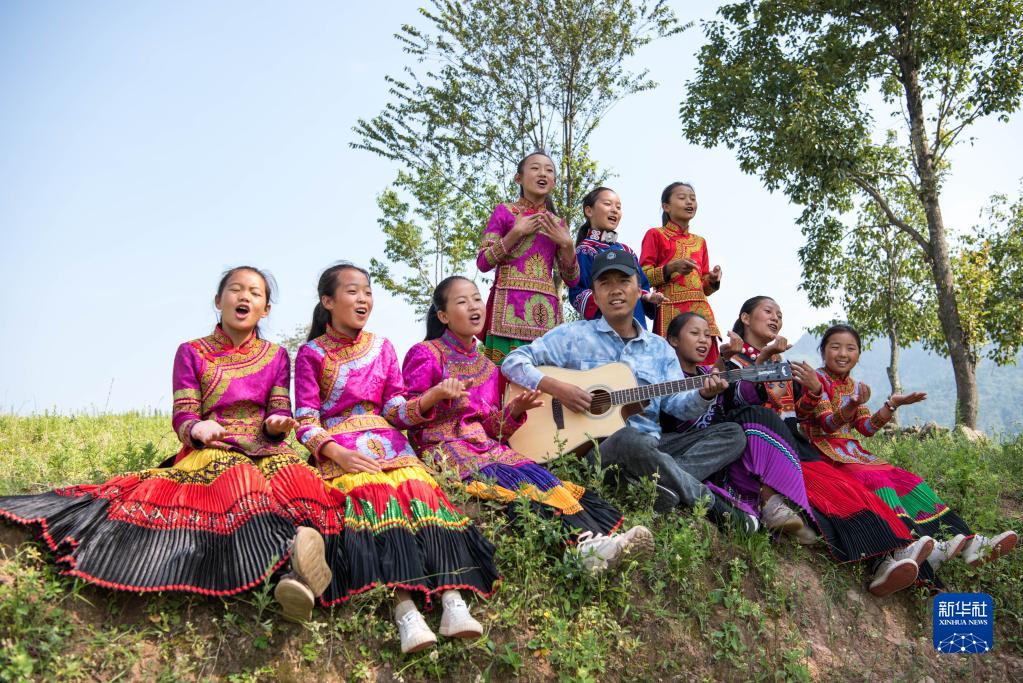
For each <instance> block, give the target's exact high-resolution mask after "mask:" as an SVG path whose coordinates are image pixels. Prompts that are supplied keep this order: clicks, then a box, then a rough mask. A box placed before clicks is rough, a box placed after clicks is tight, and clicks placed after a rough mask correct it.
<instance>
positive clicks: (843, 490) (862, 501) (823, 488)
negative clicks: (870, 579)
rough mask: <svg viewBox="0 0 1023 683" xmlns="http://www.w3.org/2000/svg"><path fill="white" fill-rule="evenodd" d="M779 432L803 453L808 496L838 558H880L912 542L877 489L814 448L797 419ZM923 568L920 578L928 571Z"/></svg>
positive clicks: (845, 560) (841, 559)
mask: <svg viewBox="0 0 1023 683" xmlns="http://www.w3.org/2000/svg"><path fill="white" fill-rule="evenodd" d="M784 424H785V427H786V429H785V430H783V431H781V430H779V431H778V432H777V434H778V436H780V437H782V438H783V439H784V440H785V442H786V444H787V445H788V446H789V448H791V449H793V451H794V452H796V453H798V454H799V459H800V464H801V465H802V467H803V483H804V484H805V485H806V497H807V500H808V501H809V502H810V506H811V507H812V508H813V513H814V515H813V516H814V520H815V521H816V522H817V528H818V529H819V530H820V532H821V535H822V536H823V537H824V540H825V542H826V544H827V547H828V551H829V552H830V553H831V555H832V557H834V558H835V559H836V560H837V561H839V562H856V561H859V560H865V559H868V558H877V557H881V556H883V555H887V554H888V553H891V552H893V551H895V550H898V549H900V548H904V547H905V546H907V545H909V544H910V543H912V542H913V534H912V533H910V530H909V529H908V528H907V527H906V525H905V524H903V523H902V520H900V519H899V517H898V515H896V514H895V512H894V511H893V510H892V509H891V508H890V507H888V506H887V505H886V504H885V502H884V501H883V500H881V499H880V498H878V497H877V496H876V495H875V494H874V492H873V491H871V490H869V489H867V488H866V487H865V486H863V484H861V483H860V482H859V481H857V480H856V479H854V478H853V477H852V476H850V475H848V474H846V473H845V472H843V471H842V470H840V469H839V468H837V467H835V465H834V463H832V462H831V461H830V460H828V459H826V458H824V459H822V458H821V457H820V455H819V454H818V453H817V451H816V450H814V448H813V446H812V445H811V444H810V442H809V441H807V440H806V439H805V438H804V437H803V435H802V432H800V431H799V429H798V425H797V423H796V420H795V418H787V419H785V420H784ZM927 566H929V565H926V564H925V566H924V567H921V577H922V578H925V577H924V574H926V573H927V570H926V567H927Z"/></svg>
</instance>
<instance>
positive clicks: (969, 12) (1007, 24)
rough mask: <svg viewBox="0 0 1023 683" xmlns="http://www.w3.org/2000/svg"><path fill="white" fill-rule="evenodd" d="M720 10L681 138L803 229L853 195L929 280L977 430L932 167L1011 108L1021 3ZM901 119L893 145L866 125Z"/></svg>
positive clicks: (901, 1) (1022, 49) (862, 1)
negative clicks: (918, 214)
mask: <svg viewBox="0 0 1023 683" xmlns="http://www.w3.org/2000/svg"><path fill="white" fill-rule="evenodd" d="M718 12H719V15H720V17H721V18H720V19H718V20H714V21H711V22H708V23H707V24H706V25H705V31H706V36H707V43H706V44H705V45H704V46H703V47H702V48H701V50H700V52H699V68H698V71H697V74H696V76H695V77H694V79H693V80H692V81H691V82H690V83H689V84H688V85H687V91H686V96H685V100H684V101H683V103H682V108H681V115H682V120H683V125H684V130H685V135H686V137H687V138H688V139H689V140H691V141H693V142H697V143H700V144H703V145H707V146H713V145H717V144H725V145H727V146H728V147H729V148H730V149H735V150H736V151H737V154H738V158H739V162H740V165H741V167H742V168H743V170H745V171H746V172H749V173H757V174H758V175H760V177H761V178H762V179H763V181H764V183H765V184H766V185H767V187H768V188H770V189H772V190H774V189H782V190H783V191H784V192H785V193H786V194H787V195H788V196H789V198H790V199H792V200H793V201H794V202H796V203H798V204H801V205H804V206H805V207H807V209H806V213H804V216H803V218H804V223H803V224H804V229H805V228H806V225H807V223H806V221H807V220H809V222H810V224H811V225H812V224H819V221H818V220H815V219H814V218H813V217H814V216H820V215H823V214H825V213H828V212H841V211H847V210H849V208H850V205H851V201H852V198H853V197H856V196H864V197H869V198H870V200H871V201H873V202H874V203H875V204H876V206H877V208H878V209H879V210H880V211H881V212H882V213H883V214H884V215H885V216H886V217H887V218H888V220H889V222H890V223H891V224H892V225H894V226H895V227H897V228H898V229H899V230H901V231H902V232H903V233H905V234H906V235H907V236H909V237H910V238H911V239H912V240H913V242H914V243H915V244H916V245H917V246H918V248H919V250H920V253H921V254H922V256H923V257H924V259H925V260H926V261H927V264H928V266H929V268H930V271H931V279H932V281H933V284H934V290H935V301H936V305H937V313H938V319H939V321H940V324H941V331H942V337H943V342H944V344H945V346H946V348H947V353H948V355H949V356H950V358H951V361H952V368H953V372H954V374H955V379H956V393H957V397H956V399H957V408H958V409H957V419H958V420H960V421H961V422H963V423H965V424H966V425H968V426H970V427H975V426H976V423H977V382H976V373H975V363H974V362H973V361H972V360H971V355H970V352H969V348H968V345H967V339H966V337H965V330H964V327H963V320H962V312H961V302H960V301H959V299H958V297H957V296H956V286H955V274H954V269H953V258H952V254H951V253H950V248H949V241H950V240H949V235H948V232H947V230H946V227H945V222H944V219H943V218H942V213H941V201H940V200H941V181H942V169H943V168H945V167H946V164H947V154H948V151H949V150H950V149H951V148H952V147H953V146H954V145H955V144H956V143H957V142H958V141H960V140H962V139H963V138H964V136H965V135H966V134H967V132H968V131H969V129H970V126H971V125H972V124H973V123H974V122H976V121H977V120H978V119H980V118H982V117H985V116H989V115H995V116H998V117H1000V118H1002V119H1005V118H1006V117H1007V115H1008V114H1009V113H1011V112H1014V111H1015V110H1016V109H1017V108H1018V106H1019V103H1020V98H1021V94H1023V31H1020V16H1021V14H1023V1H1021V0H942V1H941V2H934V1H926V0H874V1H870V0H746V1H745V2H738V3H734V4H730V5H727V6H724V7H722V8H721V9H719V10H718ZM875 103H876V104H877V107H874V106H872V105H874V104H875ZM875 109H877V110H879V111H875ZM899 114H901V119H902V121H903V127H902V128H901V129H900V138H899V144H898V145H891V144H889V142H888V141H880V142H879V141H876V140H874V139H873V137H872V133H873V131H874V129H875V120H876V117H877V116H878V115H899ZM891 180H903V181H905V182H906V183H907V184H908V185H909V186H910V187H911V188H912V191H913V194H914V196H915V197H916V200H917V201H918V202H919V204H920V206H921V208H922V210H923V214H924V217H925V219H926V230H925V231H923V230H920V229H918V228H917V227H915V226H914V225H911V224H909V223H907V222H906V221H904V220H902V219H901V218H900V217H899V216H898V214H897V213H896V212H895V210H894V209H893V208H892V201H893V199H892V197H891V196H890V195H889V194H886V192H885V187H886V186H888V185H889V184H888V183H886V181H891ZM808 237H809V238H811V239H812V237H813V235H812V230H811V235H808Z"/></svg>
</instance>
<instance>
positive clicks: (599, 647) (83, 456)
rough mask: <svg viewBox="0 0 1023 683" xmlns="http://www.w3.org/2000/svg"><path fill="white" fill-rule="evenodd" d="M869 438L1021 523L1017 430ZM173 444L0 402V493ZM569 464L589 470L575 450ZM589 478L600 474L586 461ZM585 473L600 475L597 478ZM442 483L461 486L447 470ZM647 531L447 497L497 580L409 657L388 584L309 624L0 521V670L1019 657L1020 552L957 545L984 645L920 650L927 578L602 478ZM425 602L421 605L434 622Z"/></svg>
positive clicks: (18, 674) (374, 675)
mask: <svg viewBox="0 0 1023 683" xmlns="http://www.w3.org/2000/svg"><path fill="white" fill-rule="evenodd" d="M874 447H875V448H877V449H878V450H880V451H883V452H885V453H886V454H888V455H889V456H890V457H891V458H892V459H893V460H895V461H896V462H898V463H900V464H903V465H905V466H909V467H911V468H912V469H914V470H915V471H917V472H919V473H920V474H922V475H923V476H925V477H926V478H927V479H928V480H929V481H930V482H931V483H932V484H933V485H934V486H935V488H936V489H937V490H938V491H939V492H941V493H942V494H943V495H944V496H945V497H946V499H947V501H948V502H949V503H950V504H951V505H952V506H953V507H955V508H957V509H958V510H959V511H960V512H961V513H962V514H963V516H964V517H965V518H967V519H968V520H969V521H971V522H972V523H974V524H975V526H976V527H977V529H978V530H982V531H989V532H991V531H996V530H1001V529H1003V528H1005V527H1006V526H1010V525H1011V526H1013V527H1014V528H1016V529H1017V530H1018V529H1020V528H1021V526H1023V525H1021V523H1020V522H1021V519H1020V518H1021V509H1023V440H1016V441H1013V442H1011V443H1007V444H1005V445H999V444H983V445H972V444H969V443H967V442H965V441H960V440H956V439H953V438H951V437H942V438H940V439H937V440H929V441H916V440H910V439H905V440H902V441H899V442H894V443H893V442H883V443H881V442H876V443H875V444H874ZM175 449H176V442H175V441H174V439H173V436H172V435H171V433H170V431H169V428H168V418H166V417H161V416H158V415H156V416H142V415H116V416H97V417H79V418H74V419H69V418H61V417H44V416H37V417H11V416H3V417H0V493H5V494H6V493H16V492H28V491H32V492H35V491H41V490H45V489H47V488H50V487H51V486H53V485H55V484H64V483H71V482H83V481H98V480H102V479H103V478H105V477H107V476H109V475H110V474H113V473H116V472H120V471H124V470H127V469H133V468H140V467H145V466H151V465H154V464H155V463H157V462H159V460H160V459H161V458H162V457H165V456H166V455H168V454H170V453H171V452H173V451H174V450H175ZM561 466H562V467H563V468H565V470H566V471H565V472H563V474H565V475H566V476H571V477H572V478H575V479H576V480H586V479H587V478H588V477H590V473H589V472H587V471H585V469H584V468H583V467H582V466H580V465H579V464H578V463H571V462H568V461H563V462H562V463H561ZM588 483H589V485H591V486H598V485H597V483H596V482H594V481H589V482H588ZM598 487H599V486H598ZM449 490H452V491H455V489H454V488H453V487H449ZM604 493H605V494H606V495H608V496H609V497H612V498H614V499H615V500H616V501H617V502H618V503H620V504H621V505H622V506H623V507H624V508H625V510H626V511H627V512H628V514H629V518H630V521H631V522H633V523H645V524H648V525H649V526H650V527H651V528H652V529H653V530H654V531H655V534H656V536H657V543H658V547H657V551H656V553H655V555H654V556H652V557H650V558H647V559H644V560H641V561H629V562H627V563H626V564H625V565H624V566H623V568H622V571H621V572H620V573H617V574H613V575H609V576H603V577H597V578H594V577H590V576H588V575H587V574H586V573H584V572H583V571H582V570H581V567H580V566H579V565H578V563H577V561H573V560H572V559H571V558H569V559H567V560H566V559H565V558H564V557H563V555H562V551H561V546H560V538H559V533H560V532H559V530H558V528H557V527H556V526H555V525H552V524H550V523H546V522H544V521H543V520H541V519H538V518H536V517H533V516H530V515H528V514H525V515H523V516H522V519H521V520H520V522H518V523H517V525H516V527H515V528H509V523H508V522H507V520H506V518H505V516H504V515H503V514H502V513H501V512H500V511H499V510H497V509H496V508H493V507H490V506H489V505H483V506H480V505H477V504H475V503H472V502H470V501H465V500H464V499H460V498H459V495H460V494H458V493H457V492H455V493H454V497H456V499H459V502H460V503H461V504H463V506H464V507H465V508H466V509H467V510H469V511H470V512H471V514H473V515H474V516H476V518H477V521H478V523H479V524H480V525H481V527H482V528H483V529H484V531H485V533H486V534H487V535H488V536H489V537H490V538H492V539H493V540H494V541H495V542H496V544H497V547H498V549H499V555H498V562H499V566H500V568H501V570H502V573H503V575H504V584H503V586H502V588H501V590H500V591H499V592H498V594H497V596H496V597H495V598H494V599H492V600H491V601H489V602H487V603H485V604H481V603H479V602H477V603H476V606H475V608H474V612H475V613H476V614H477V616H478V617H479V618H480V621H481V622H483V623H484V625H485V627H486V628H487V633H486V634H485V635H484V636H483V637H481V638H480V639H479V640H477V641H475V642H450V641H443V640H442V642H441V645H440V647H438V648H436V649H434V650H433V651H430V652H427V653H422V654H419V655H415V656H409V657H404V656H402V655H401V654H400V651H399V649H398V642H397V637H396V633H395V630H394V629H393V627H392V626H391V625H390V622H389V618H388V614H387V610H386V603H387V599H386V598H387V595H386V591H383V590H380V591H375V592H372V593H370V594H368V595H364V596H360V597H359V598H357V599H356V600H354V601H353V602H352V603H351V604H349V605H347V606H344V607H340V608H336V609H334V610H331V611H322V610H317V612H316V613H315V617H314V619H315V620H314V621H313V622H312V623H310V624H308V625H306V626H297V625H293V624H287V623H285V622H282V621H281V620H280V619H279V618H278V615H277V614H276V613H275V610H274V606H273V603H272V600H271V598H270V591H269V589H268V588H267V587H263V588H261V589H259V590H256V591H253V592H251V593H249V594H246V595H244V596H242V597H240V598H233V599H227V600H217V599H206V598H196V597H184V596H179V595H169V594H167V595H157V596H148V597H139V596H135V595H129V594H120V593H113V592H109V591H104V590H100V589H96V588H93V587H90V586H86V585H84V584H82V583H81V582H79V581H74V580H70V579H67V578H64V577H60V576H58V575H56V574H55V572H54V570H53V566H52V564H50V563H49V562H47V561H46V560H47V558H46V553H45V552H44V551H43V550H42V549H41V548H40V547H39V546H38V545H37V544H35V543H34V542H29V541H28V540H27V538H28V537H27V535H26V534H25V533H24V532H23V531H22V530H20V528H17V527H10V526H4V525H2V524H0V643H2V649H0V680H40V679H52V680H92V679H104V680H109V679H121V680H139V679H147V680H153V681H164V680H167V681H170V680H213V679H219V680H229V681H256V680H266V681H271V680H296V681H307V680H308V681H314V680H315V681H318V680H333V679H335V678H341V679H345V680H380V681H390V680H459V681H462V680H466V681H472V680H508V679H513V678H521V679H523V680H534V681H549V680H552V681H553V680H557V681H561V680H564V681H568V680H571V681H577V680H583V681H585V680H635V679H641V680H647V679H653V680H707V681H712V680H768V681H781V680H796V681H806V680H828V681H832V680H839V681H841V680H849V681H858V680H866V679H877V680H906V681H919V680H922V679H923V678H924V677H926V676H931V677H933V678H934V679H935V680H953V679H961V678H963V677H970V678H973V679H975V680H1010V679H1013V678H1015V679H1018V678H1019V677H1020V676H1021V675H1023V668H1021V664H1023V553H1017V554H1016V555H1015V556H1013V557H1011V559H1008V560H1004V561H1002V562H1000V563H996V564H995V565H992V566H989V567H984V568H981V569H979V570H970V569H968V568H967V567H965V565H962V564H960V563H954V564H953V565H952V566H950V567H948V568H947V570H945V571H943V572H942V573H943V575H944V579H945V581H946V582H947V583H948V584H949V587H950V588H953V589H957V590H965V591H973V590H976V591H986V592H990V593H991V594H992V595H993V596H994V598H995V605H996V608H995V611H996V631H995V641H996V645H995V651H994V652H993V653H991V654H988V655H976V656H954V655H941V656H940V657H939V656H938V655H936V654H934V652H933V648H932V646H931V643H930V636H931V630H930V624H931V617H930V610H931V601H930V600H929V598H928V596H927V595H926V594H925V593H924V592H923V591H921V590H910V591H905V592H903V593H902V594H899V595H896V596H894V597H892V598H889V599H885V600H876V599H874V598H873V597H871V596H870V595H869V594H868V593H866V592H865V590H864V583H865V577H864V576H863V572H862V568H861V567H860V566H858V565H836V564H835V563H833V562H832V561H831V560H830V559H829V557H828V556H827V555H826V553H825V552H824V551H823V550H822V549H821V548H819V547H814V548H803V547H800V546H798V545H795V544H793V543H791V542H790V541H788V540H784V539H782V540H778V541H773V540H771V539H770V538H769V537H768V536H766V535H765V534H757V535H755V536H753V537H751V538H742V537H737V536H734V535H731V534H723V533H721V532H719V531H718V530H717V529H716V528H715V527H713V526H712V525H710V524H709V523H708V522H707V521H706V520H705V519H703V518H702V516H701V513H700V512H697V513H696V514H690V513H685V514H672V515H670V516H666V517H659V518H654V517H653V515H652V513H651V511H650V499H651V496H650V495H649V492H639V493H637V494H635V495H632V496H631V497H629V498H627V499H624V500H623V499H621V498H616V497H615V496H614V495H613V493H612V492H610V491H605V492H604ZM436 619H437V617H436V616H435V615H429V616H428V620H430V621H432V622H434V623H435V620H436Z"/></svg>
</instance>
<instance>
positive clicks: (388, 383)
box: [379, 339, 435, 429]
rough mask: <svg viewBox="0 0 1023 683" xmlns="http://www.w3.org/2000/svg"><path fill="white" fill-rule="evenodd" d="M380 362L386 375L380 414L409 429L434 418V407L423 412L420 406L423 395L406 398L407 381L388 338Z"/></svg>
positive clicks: (401, 427)
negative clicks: (403, 376) (399, 367)
mask: <svg viewBox="0 0 1023 683" xmlns="http://www.w3.org/2000/svg"><path fill="white" fill-rule="evenodd" d="M379 362H381V363H383V364H384V375H385V380H384V387H383V393H382V394H381V397H380V400H381V404H382V409H381V411H380V414H381V415H383V416H384V419H386V420H387V421H388V422H390V423H391V424H392V425H394V426H395V427H397V428H398V429H408V428H410V427H415V426H416V425H420V424H423V423H424V422H429V421H430V420H432V419H433V418H434V416H435V411H434V409H433V408H431V409H430V410H429V412H423V411H422V410H421V409H420V407H419V402H420V399H421V398H422V396H417V397H416V398H413V399H411V400H408V399H406V398H405V381H404V380H403V379H402V377H401V371H400V370H399V369H398V356H397V354H395V353H394V347H393V346H391V342H390V341H388V340H386V339H385V340H384V345H383V348H382V349H381V351H380V361H379Z"/></svg>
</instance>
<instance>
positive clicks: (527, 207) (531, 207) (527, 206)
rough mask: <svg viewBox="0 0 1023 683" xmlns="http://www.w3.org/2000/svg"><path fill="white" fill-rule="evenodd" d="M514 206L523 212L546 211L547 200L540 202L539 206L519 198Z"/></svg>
mask: <svg viewBox="0 0 1023 683" xmlns="http://www.w3.org/2000/svg"><path fill="white" fill-rule="evenodd" d="M515 206H517V207H519V208H520V209H522V210H523V211H546V210H547V200H546V199H542V200H540V203H539V204H534V203H533V202H531V201H529V200H528V199H526V198H525V197H519V198H518V200H517V201H516V202H515Z"/></svg>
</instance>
